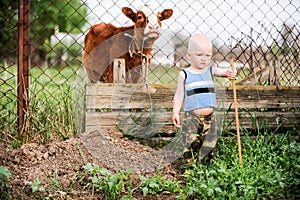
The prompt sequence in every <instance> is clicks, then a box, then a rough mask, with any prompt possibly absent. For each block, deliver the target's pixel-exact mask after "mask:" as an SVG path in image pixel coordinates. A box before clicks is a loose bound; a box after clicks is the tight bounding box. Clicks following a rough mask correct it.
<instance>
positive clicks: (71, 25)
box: [0, 0, 300, 129]
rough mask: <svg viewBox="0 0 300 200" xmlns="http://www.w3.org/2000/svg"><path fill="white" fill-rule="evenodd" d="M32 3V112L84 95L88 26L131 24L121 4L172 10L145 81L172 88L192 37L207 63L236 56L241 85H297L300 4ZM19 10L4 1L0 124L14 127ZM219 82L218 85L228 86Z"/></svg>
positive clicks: (224, 62) (225, 62)
mask: <svg viewBox="0 0 300 200" xmlns="http://www.w3.org/2000/svg"><path fill="white" fill-rule="evenodd" d="M30 4H31V5H30V6H31V11H30V14H31V22H30V27H31V29H30V49H31V51H30V53H31V57H30V87H29V92H30V96H31V97H38V102H34V103H36V105H35V106H36V107H35V109H33V110H39V105H40V104H41V105H42V104H45V105H49V104H50V105H51V107H53V108H54V109H57V107H59V106H61V104H62V101H66V99H65V98H64V96H70V94H69V91H72V94H71V97H70V98H73V96H74V93H81V92H82V91H83V89H84V83H86V79H87V77H86V74H85V71H84V69H83V66H82V52H83V48H84V37H85V34H86V33H87V31H88V30H89V28H90V27H91V26H92V25H94V24H96V23H100V22H106V23H112V24H114V25H115V26H128V25H132V24H133V23H132V21H131V20H129V19H128V18H127V17H125V16H124V14H123V13H122V12H121V9H122V7H124V6H127V7H131V8H132V9H133V10H138V8H139V7H140V6H142V5H143V4H151V5H153V6H155V7H157V8H158V9H159V10H163V9H165V8H171V9H173V11H174V14H173V16H172V17H171V18H170V19H168V20H166V21H163V22H162V32H161V34H160V37H159V39H158V40H157V41H156V42H155V46H154V49H153V51H152V57H151V59H152V61H151V66H150V70H149V78H148V81H149V82H150V83H158V84H175V83H176V82H177V75H178V72H179V70H180V69H182V68H184V67H187V66H188V65H189V61H188V60H187V58H186V56H185V53H186V50H187V42H188V38H189V36H191V35H192V34H194V33H204V34H207V35H208V36H209V37H210V38H211V39H212V42H213V45H214V51H213V58H212V63H211V64H212V65H213V66H217V67H229V60H230V57H233V58H234V60H235V66H236V67H237V71H238V82H239V81H240V83H241V84H252V85H287V86H299V85H300V78H299V77H300V69H299V64H300V57H299V54H300V50H299V49H300V48H299V46H300V27H299V26H300V25H299V23H298V19H299V18H300V12H299V10H300V3H299V1H288V0H283V1H260V0H247V1H239V0H235V1H230V2H229V1H225V0H223V1H211V0H204V1H188V0H180V1H164V2H161V1H157V0H156V1H145V2H141V1H133V0H131V1H130V0H127V1H117V0H112V1H104V0H97V1H94V0H82V1H80V0H70V1H59V0H49V1H37V0H34V1H30ZM17 8H18V5H17V2H14V3H8V1H3V2H1V12H0V23H1V25H2V26H1V27H2V28H1V30H0V31H1V38H0V41H1V42H0V51H1V53H0V87H1V90H0V107H1V121H7V122H8V123H1V124H2V126H7V125H8V124H12V123H14V122H15V118H16V107H17V106H16V104H17V94H16V88H17V62H16V60H17V50H18V46H17V30H18V23H17V13H18V10H17ZM253 76H254V78H252V79H251V77H253ZM216 81H217V83H218V84H220V85H228V84H229V83H230V82H229V81H226V80H223V79H216ZM73 102H74V101H73ZM75 102H77V104H76V105H75V106H74V105H73V108H72V109H75V108H76V107H77V106H79V107H80V105H81V102H80V101H79V100H78V99H77V98H76V97H75ZM32 106H34V105H32ZM32 106H31V107H32ZM44 112H47V111H46V110H44ZM47 120H49V119H47ZM47 120H46V119H45V123H46V121H47ZM60 120H62V119H60ZM63 120H65V119H63ZM5 124H6V125H5ZM37 126H39V125H37ZM2 129H5V128H2Z"/></svg>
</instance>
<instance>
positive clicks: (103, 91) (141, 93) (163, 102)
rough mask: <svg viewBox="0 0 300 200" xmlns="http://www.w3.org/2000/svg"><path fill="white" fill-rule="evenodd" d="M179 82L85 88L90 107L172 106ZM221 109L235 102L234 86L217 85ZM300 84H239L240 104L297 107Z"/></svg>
mask: <svg viewBox="0 0 300 200" xmlns="http://www.w3.org/2000/svg"><path fill="white" fill-rule="evenodd" d="M175 90H176V85H155V84H151V85H149V87H146V86H145V85H144V84H89V85H87V87H86V106H87V109H97V108H99V109H102V108H112V109H119V108H127V109H131V108H133V109H135V108H149V107H151V106H153V105H154V106H157V107H162V108H172V106H173V96H174V93H175ZM216 94H217V103H218V107H219V108H225V109H227V108H229V107H230V106H231V104H232V102H233V92H232V88H231V87H217V88H216ZM299 96H300V87H285V86H280V87H276V86H237V98H238V102H239V107H242V108H271V109H274V108H298V107H300V98H299Z"/></svg>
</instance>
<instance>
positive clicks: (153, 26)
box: [140, 5, 160, 37]
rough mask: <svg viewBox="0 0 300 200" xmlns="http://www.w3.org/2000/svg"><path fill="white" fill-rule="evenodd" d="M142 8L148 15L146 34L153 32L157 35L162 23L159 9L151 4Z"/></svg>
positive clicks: (154, 35)
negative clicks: (160, 22) (158, 16)
mask: <svg viewBox="0 0 300 200" xmlns="http://www.w3.org/2000/svg"><path fill="white" fill-rule="evenodd" d="M140 10H141V11H142V12H143V13H144V14H145V15H146V17H147V18H148V21H149V22H148V24H147V26H146V28H145V32H144V33H145V34H153V37H157V36H158V34H159V29H160V25H159V23H158V18H157V13H158V12H157V11H156V10H155V9H153V8H152V7H150V6H149V5H145V6H143V7H142V8H140ZM150 37H151V36H150Z"/></svg>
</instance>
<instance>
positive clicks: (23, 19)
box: [18, 0, 30, 139]
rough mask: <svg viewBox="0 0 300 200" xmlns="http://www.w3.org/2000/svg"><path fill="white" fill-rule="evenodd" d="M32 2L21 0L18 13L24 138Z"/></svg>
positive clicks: (20, 124) (20, 117)
mask: <svg viewBox="0 0 300 200" xmlns="http://www.w3.org/2000/svg"><path fill="white" fill-rule="evenodd" d="M29 12H30V1H29V0H19V13H18V24H19V26H18V133H19V137H20V139H21V138H22V136H23V131H24V129H23V127H24V117H25V113H26V111H27V109H28V102H27V101H28V72H29V55H30V52H29V51H30V48H29V23H30V15H29Z"/></svg>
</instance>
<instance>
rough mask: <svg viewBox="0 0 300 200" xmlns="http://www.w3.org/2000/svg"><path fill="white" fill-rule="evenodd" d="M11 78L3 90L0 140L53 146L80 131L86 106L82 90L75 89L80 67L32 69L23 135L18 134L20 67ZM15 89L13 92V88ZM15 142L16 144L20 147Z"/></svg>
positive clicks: (0, 103)
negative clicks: (79, 124) (77, 72)
mask: <svg viewBox="0 0 300 200" xmlns="http://www.w3.org/2000/svg"><path fill="white" fill-rule="evenodd" d="M10 70H11V72H10V74H11V77H8V78H7V77H6V78H7V80H3V79H0V80H2V81H3V82H2V84H1V89H0V91H1V92H2V93H3V94H5V95H3V96H1V98H0V105H1V106H2V109H1V115H0V127H1V130H0V140H2V141H7V142H12V141H14V142H16V143H17V144H22V143H26V142H38V143H42V144H45V143H49V142H51V141H54V140H56V141H57V140H65V139H67V138H70V137H73V136H74V135H75V134H76V133H77V132H78V128H79V127H78V124H76V123H77V120H78V118H80V117H81V118H82V116H79V115H80V114H82V113H81V111H80V109H81V108H82V106H83V105H82V104H83V101H82V99H83V94H82V91H77V90H76V89H77V88H76V87H75V86H74V85H75V84H74V83H75V82H76V81H77V82H78V81H81V82H82V83H81V84H82V85H83V80H77V79H78V77H77V74H76V70H78V67H77V68H70V67H69V68H61V69H56V68H48V69H42V68H31V69H30V83H29V97H28V101H27V102H28V105H27V106H28V110H27V111H26V113H25V118H24V121H25V123H24V126H23V127H22V128H23V135H18V127H17V126H18V124H17V121H18V120H17V119H18V116H17V85H16V82H17V81H16V76H14V74H16V68H13V69H10ZM11 88H13V89H11ZM16 143H15V144H16Z"/></svg>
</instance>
